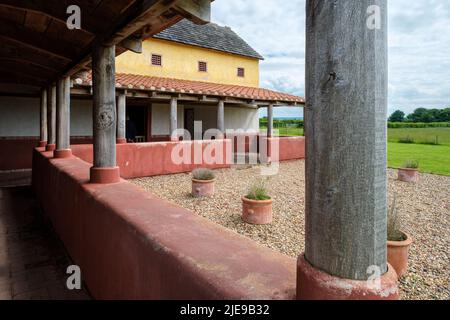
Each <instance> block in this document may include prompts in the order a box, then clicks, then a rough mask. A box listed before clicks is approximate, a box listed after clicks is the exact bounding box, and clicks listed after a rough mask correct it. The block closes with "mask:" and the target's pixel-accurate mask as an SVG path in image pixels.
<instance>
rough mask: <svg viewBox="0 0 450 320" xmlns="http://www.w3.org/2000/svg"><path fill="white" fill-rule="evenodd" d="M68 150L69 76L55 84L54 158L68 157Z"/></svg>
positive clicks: (70, 153)
mask: <svg viewBox="0 0 450 320" xmlns="http://www.w3.org/2000/svg"><path fill="white" fill-rule="evenodd" d="M71 155H72V152H71V150H70V77H65V78H61V79H59V80H58V82H57V84H56V150H55V153H54V156H55V158H68V157H70V156H71Z"/></svg>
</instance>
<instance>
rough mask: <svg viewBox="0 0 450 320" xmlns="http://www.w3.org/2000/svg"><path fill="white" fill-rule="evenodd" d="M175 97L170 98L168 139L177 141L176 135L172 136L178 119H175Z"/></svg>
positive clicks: (176, 102) (176, 127)
mask: <svg viewBox="0 0 450 320" xmlns="http://www.w3.org/2000/svg"><path fill="white" fill-rule="evenodd" d="M177 104H178V101H177V98H172V99H170V129H169V130H170V140H172V141H178V137H177V136H172V135H173V134H174V132H175V130H177V129H178V120H177V112H178V111H177V109H178V108H177Z"/></svg>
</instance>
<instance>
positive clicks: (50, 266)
mask: <svg viewBox="0 0 450 320" xmlns="http://www.w3.org/2000/svg"><path fill="white" fill-rule="evenodd" d="M39 210H40V209H39V205H38V203H37V201H36V199H35V197H34V195H33V193H32V191H31V189H30V188H28V187H19V188H0V300H3V299H5V300H9V299H58V300H59V299H89V295H88V294H87V293H86V291H84V290H72V291H71V290H68V289H67V288H66V279H67V277H68V275H67V274H66V268H67V266H69V265H71V264H72V262H71V261H70V259H69V257H68V256H67V254H66V252H65V250H64V247H63V245H62V244H61V243H60V240H59V239H58V238H57V236H56V235H55V234H54V233H53V231H52V230H51V229H50V227H49V226H48V225H47V224H46V223H45V221H44V220H43V219H42V215H41V214H39Z"/></svg>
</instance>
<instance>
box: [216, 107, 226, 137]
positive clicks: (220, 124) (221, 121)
mask: <svg viewBox="0 0 450 320" xmlns="http://www.w3.org/2000/svg"><path fill="white" fill-rule="evenodd" d="M217 130H219V131H220V137H217V138H218V139H223V137H224V135H225V102H224V101H223V100H219V103H218V104H217Z"/></svg>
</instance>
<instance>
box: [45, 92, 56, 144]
mask: <svg viewBox="0 0 450 320" xmlns="http://www.w3.org/2000/svg"><path fill="white" fill-rule="evenodd" d="M47 126H48V132H47V134H48V143H47V145H46V146H45V150H46V151H54V150H55V149H56V85H51V86H49V87H48V89H47Z"/></svg>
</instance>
